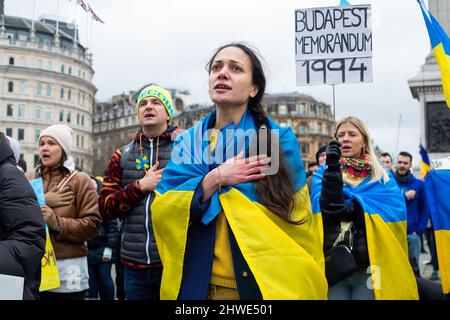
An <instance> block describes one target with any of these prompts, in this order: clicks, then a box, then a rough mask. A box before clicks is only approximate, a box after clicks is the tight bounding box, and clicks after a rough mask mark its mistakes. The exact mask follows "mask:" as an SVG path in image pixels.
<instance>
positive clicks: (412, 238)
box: [407, 233, 421, 266]
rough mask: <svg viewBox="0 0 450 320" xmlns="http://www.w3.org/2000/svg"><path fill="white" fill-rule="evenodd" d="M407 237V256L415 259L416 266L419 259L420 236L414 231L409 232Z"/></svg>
mask: <svg viewBox="0 0 450 320" xmlns="http://www.w3.org/2000/svg"><path fill="white" fill-rule="evenodd" d="M407 239H408V256H409V259H410V260H411V258H414V259H415V260H416V263H417V266H419V261H420V260H419V259H420V251H421V245H420V236H419V235H417V234H414V233H410V234H408V236H407Z"/></svg>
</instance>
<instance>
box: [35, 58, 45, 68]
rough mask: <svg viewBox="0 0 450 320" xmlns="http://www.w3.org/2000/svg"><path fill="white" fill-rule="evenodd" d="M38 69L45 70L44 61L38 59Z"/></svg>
mask: <svg viewBox="0 0 450 320" xmlns="http://www.w3.org/2000/svg"><path fill="white" fill-rule="evenodd" d="M36 67H37V68H38V69H44V61H42V60H41V59H38V61H37V63H36Z"/></svg>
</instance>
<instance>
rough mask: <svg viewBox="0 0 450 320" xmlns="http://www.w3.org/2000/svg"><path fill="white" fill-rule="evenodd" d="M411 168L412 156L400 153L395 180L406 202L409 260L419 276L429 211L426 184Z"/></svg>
mask: <svg viewBox="0 0 450 320" xmlns="http://www.w3.org/2000/svg"><path fill="white" fill-rule="evenodd" d="M411 167H412V155H411V154H409V153H408V152H404V151H403V152H400V153H399V155H398V157H397V171H396V172H395V179H396V180H397V184H398V187H399V188H400V190H401V191H402V193H403V195H404V198H405V201H406V210H407V214H408V217H407V222H408V229H407V234H408V236H407V238H408V254H409V259H410V261H411V264H412V266H413V269H414V271H415V272H416V274H417V275H419V274H420V271H419V257H420V251H421V244H420V237H421V236H422V234H423V232H424V231H425V228H426V226H427V220H428V217H429V210H428V209H427V208H426V203H425V201H426V200H425V189H424V183H423V181H422V180H419V179H416V178H415V177H414V176H413V174H412V173H411Z"/></svg>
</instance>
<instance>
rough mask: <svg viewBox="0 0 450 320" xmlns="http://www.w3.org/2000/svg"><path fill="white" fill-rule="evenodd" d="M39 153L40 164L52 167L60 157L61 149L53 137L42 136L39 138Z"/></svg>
mask: <svg viewBox="0 0 450 320" xmlns="http://www.w3.org/2000/svg"><path fill="white" fill-rule="evenodd" d="M39 155H40V157H41V161H42V165H44V166H46V167H54V166H55V165H57V164H58V163H59V162H60V161H61V158H62V155H63V151H62V148H61V147H60V146H59V144H58V143H57V142H56V140H55V139H53V138H50V137H42V138H41V140H39Z"/></svg>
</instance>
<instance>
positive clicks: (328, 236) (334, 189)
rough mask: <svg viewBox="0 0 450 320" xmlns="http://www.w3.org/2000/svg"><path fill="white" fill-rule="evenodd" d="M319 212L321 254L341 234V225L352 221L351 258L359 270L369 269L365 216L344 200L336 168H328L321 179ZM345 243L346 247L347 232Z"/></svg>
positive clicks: (339, 172) (354, 202)
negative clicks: (321, 242)
mask: <svg viewBox="0 0 450 320" xmlns="http://www.w3.org/2000/svg"><path fill="white" fill-rule="evenodd" d="M319 201H320V208H321V212H322V219H323V228H324V243H323V249H324V252H326V251H327V250H329V249H330V248H331V247H332V246H333V243H334V241H335V240H336V238H337V237H338V235H339V233H340V230H341V221H353V225H354V230H355V233H354V239H353V255H354V257H355V258H356V261H357V262H358V264H359V266H360V267H361V268H366V267H368V266H369V265H370V262H369V253H368V249H367V238H366V225H365V222H364V212H363V210H362V208H361V206H360V205H359V203H358V202H357V201H354V200H350V199H345V197H344V192H343V181H342V173H341V171H340V169H339V168H327V169H326V170H325V172H324V175H323V177H322V192H321V195H320V200H319ZM344 242H345V243H346V244H348V243H349V237H348V232H347V234H346V236H345V239H344Z"/></svg>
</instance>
